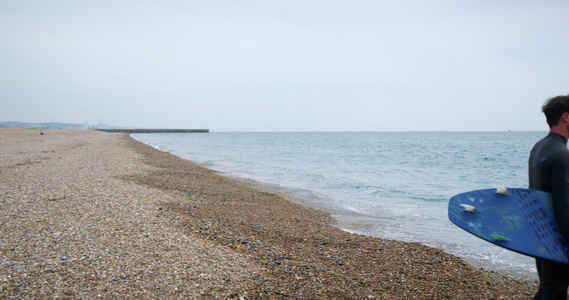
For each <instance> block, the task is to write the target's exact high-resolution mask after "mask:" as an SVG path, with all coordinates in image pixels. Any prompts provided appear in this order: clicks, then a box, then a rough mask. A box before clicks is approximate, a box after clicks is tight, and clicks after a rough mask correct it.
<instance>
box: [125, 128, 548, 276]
mask: <svg viewBox="0 0 569 300" xmlns="http://www.w3.org/2000/svg"><path fill="white" fill-rule="evenodd" d="M546 134H547V133H546V132H513V131H505V132H211V133H154V134H132V137H133V138H135V139H136V140H138V141H140V142H143V143H146V144H148V145H151V146H153V147H155V148H157V149H160V150H162V151H167V152H170V153H172V154H174V155H176V156H179V157H181V158H184V159H187V160H191V161H194V162H197V163H199V164H201V165H203V166H205V167H207V168H209V169H213V170H216V171H219V172H220V173H221V174H223V175H225V176H229V177H232V178H238V179H241V180H247V181H252V182H255V183H257V184H262V185H263V186H266V187H269V188H272V189H274V190H275V191H279V192H282V193H285V194H286V195H289V196H290V198H291V199H293V201H295V202H298V203H301V204H303V205H306V206H310V207H314V208H317V209H320V210H323V211H327V212H329V213H330V214H331V215H332V216H334V218H335V219H336V220H337V221H338V226H339V227H340V228H341V229H343V230H346V231H349V232H353V233H358V234H362V235H368V236H374V237H380V238H386V239H395V240H401V241H408V242H420V243H422V244H425V245H428V246H432V247H437V248H439V249H442V250H444V251H446V252H449V253H452V254H454V255H457V256H459V257H461V258H462V259H463V260H465V261H466V262H468V263H470V264H472V265H474V266H476V267H480V268H484V269H486V270H489V271H494V272H498V273H500V274H504V275H511V276H515V277H519V278H522V279H529V280H537V273H536V268H535V265H534V260H533V258H530V257H527V256H524V255H521V254H517V253H515V252H512V251H508V250H505V249H503V248H500V247H497V246H495V245H492V244H490V243H487V242H485V241H483V240H480V239H478V238H477V237H474V236H472V235H471V234H469V233H467V232H466V231H463V230H461V229H459V228H458V227H456V226H454V225H453V224H452V223H451V222H450V221H449V219H448V213H447V206H448V200H449V199H450V198H451V197H452V196H453V195H456V194H459V193H462V192H466V191H470V190H477V189H486V188H492V187H494V185H501V186H505V187H518V188H527V187H528V176H527V168H528V167H527V164H528V158H529V151H530V149H531V147H532V146H533V145H534V144H535V142H537V141H538V140H539V139H541V138H542V137H544V136H545V135H546Z"/></svg>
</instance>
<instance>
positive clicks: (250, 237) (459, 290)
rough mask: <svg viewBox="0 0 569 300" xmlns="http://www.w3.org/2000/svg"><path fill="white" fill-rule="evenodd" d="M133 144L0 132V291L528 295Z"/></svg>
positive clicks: (446, 258) (91, 134) (8, 294)
mask: <svg viewBox="0 0 569 300" xmlns="http://www.w3.org/2000/svg"><path fill="white" fill-rule="evenodd" d="M289 200H290V199H287V198H286V197H285V195H280V194H279V193H276V192H274V191H271V190H270V189H269V188H267V187H263V186H260V185H258V184H254V183H247V182H241V181H237V180H234V179H230V178H227V177H224V176H221V175H220V174H217V173H216V172H214V171H212V170H208V169H205V168H203V167H201V166H199V165H197V164H194V163H192V162H189V161H185V160H182V159H180V158H177V157H175V156H173V155H171V154H168V153H165V152H161V151H158V150H156V149H153V148H151V147H149V146H146V145H143V144H141V143H138V142H136V141H134V140H133V139H132V138H130V137H128V136H127V135H125V134H115V133H103V132H98V131H89V130H61V131H54V130H45V131H44V135H42V136H40V135H38V134H37V132H36V131H34V130H27V129H5V128H4V129H0V298H2V299H5V298H6V299H12V298H18V299H42V298H63V299H93V298H101V299H116V298H129V299H130V298H136V299H366V298H367V299H409V298H418V299H446V298H452V299H484V298H486V299H498V298H507V299H528V298H531V297H532V296H533V294H534V293H535V291H536V290H537V286H536V284H535V283H534V282H527V281H524V280H520V279H516V278H512V277H510V276H497V274H496V273H492V272H487V271H485V270H482V269H480V268H475V267H472V266H470V265H468V264H466V263H464V262H463V261H462V260H461V259H460V258H458V257H455V256H453V255H450V254H447V253H444V252H443V251H441V250H439V249H435V248H431V247H428V246H424V245H421V244H419V243H404V242H400V241H391V240H383V239H379V238H373V237H367V236H360V235H356V234H352V233H348V232H345V231H342V230H340V229H338V228H336V227H335V226H334V224H335V221H334V219H333V218H332V217H331V216H330V215H328V214H326V213H324V212H321V211H318V210H315V209H311V208H307V207H304V206H301V205H299V204H295V203H294V202H292V201H289Z"/></svg>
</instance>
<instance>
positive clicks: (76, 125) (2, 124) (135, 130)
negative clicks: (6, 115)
mask: <svg viewBox="0 0 569 300" xmlns="http://www.w3.org/2000/svg"><path fill="white" fill-rule="evenodd" d="M2 127H8V128H32V129H55V130H61V129H94V130H100V131H105V132H124V133H208V132H209V129H154V128H125V127H118V126H108V125H104V124H101V123H99V124H98V125H89V123H87V122H85V123H59V122H47V123H30V122H16V121H8V122H0V128H2Z"/></svg>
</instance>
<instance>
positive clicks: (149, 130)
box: [97, 129, 209, 133]
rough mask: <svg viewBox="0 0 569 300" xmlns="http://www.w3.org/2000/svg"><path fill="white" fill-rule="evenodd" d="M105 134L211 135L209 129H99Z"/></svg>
mask: <svg viewBox="0 0 569 300" xmlns="http://www.w3.org/2000/svg"><path fill="white" fill-rule="evenodd" d="M97 130H99V131H104V132H121V133H209V129H97Z"/></svg>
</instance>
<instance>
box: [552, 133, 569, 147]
mask: <svg viewBox="0 0 569 300" xmlns="http://www.w3.org/2000/svg"><path fill="white" fill-rule="evenodd" d="M549 136H551V137H556V138H558V139H562V140H563V143H564V144H565V145H567V138H565V137H564V136H562V135H561V134H559V133H556V132H551V131H550V132H549Z"/></svg>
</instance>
